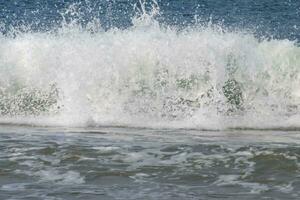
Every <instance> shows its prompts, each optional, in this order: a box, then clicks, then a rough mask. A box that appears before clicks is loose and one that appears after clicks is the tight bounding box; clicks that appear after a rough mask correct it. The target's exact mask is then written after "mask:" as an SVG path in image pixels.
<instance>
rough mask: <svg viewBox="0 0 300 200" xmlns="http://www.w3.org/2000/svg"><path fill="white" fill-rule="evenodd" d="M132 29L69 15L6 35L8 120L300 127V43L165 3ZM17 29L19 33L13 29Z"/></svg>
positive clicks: (3, 101)
mask: <svg viewBox="0 0 300 200" xmlns="http://www.w3.org/2000/svg"><path fill="white" fill-rule="evenodd" d="M139 13H140V14H139V15H138V16H137V17H134V18H133V20H132V23H133V25H132V26H131V27H129V28H126V29H117V28H111V29H109V30H104V29H102V28H101V22H99V20H97V19H94V20H91V21H90V22H88V23H86V24H85V25H84V26H83V25H81V24H80V23H78V21H76V20H73V21H68V22H67V20H65V19H64V20H63V21H62V22H61V24H60V25H59V26H58V27H56V28H53V30H50V31H44V32H42V31H33V30H30V29H29V30H26V31H16V30H15V31H11V34H2V35H0V115H1V117H0V122H1V123H12V124H20V123H21V124H30V125H45V126H48V125H49V126H52V125H53V126H58V125H61V126H101V125H109V126H123V125H124V126H146V127H149V126H150V127H176V128H200V129H227V128H253V129H258V128H291V127H300V123H299V119H300V118H299V117H300V87H299V86H300V76H299V75H300V48H299V47H298V45H297V43H296V42H294V41H289V40H276V39H268V40H264V39H258V38H256V37H255V36H254V35H253V34H251V33H245V32H244V31H228V30H226V29H224V28H222V27H220V26H215V25H212V24H208V25H195V26H193V27H188V28H183V29H182V28H180V29H179V28H177V27H171V26H167V25H164V24H161V23H159V22H158V21H156V20H155V15H157V14H158V8H156V7H153V9H152V11H151V12H150V13H148V14H147V12H146V10H145V8H143V6H142V7H141V9H140V11H139ZM12 32H13V33H12Z"/></svg>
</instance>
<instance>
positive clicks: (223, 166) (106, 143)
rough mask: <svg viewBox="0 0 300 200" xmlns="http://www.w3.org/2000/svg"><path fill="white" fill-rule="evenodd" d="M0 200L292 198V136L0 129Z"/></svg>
mask: <svg viewBox="0 0 300 200" xmlns="http://www.w3.org/2000/svg"><path fill="white" fill-rule="evenodd" d="M0 140H1V143H0V149H1V153H0V160H1V162H0V198H1V199H3V200H4V199H41V200H42V199H43V200H48V199H49V200H52V199H70V200H71V199H83V198H85V199H178V200H179V199H299V197H300V192H299V188H300V171H299V170H300V165H299V164H300V163H299V159H300V132H299V131H290V132H286V131H238V130H233V131H223V132H214V131H198V130H185V129H181V130H175V129H163V130H158V129H140V128H125V127H124V128H113V127H104V128H97V129H96V128H93V129H67V128H65V129H63V128H59V129H58V128H55V129H54V128H32V127H21V126H20V127H16V126H2V127H1V134H0Z"/></svg>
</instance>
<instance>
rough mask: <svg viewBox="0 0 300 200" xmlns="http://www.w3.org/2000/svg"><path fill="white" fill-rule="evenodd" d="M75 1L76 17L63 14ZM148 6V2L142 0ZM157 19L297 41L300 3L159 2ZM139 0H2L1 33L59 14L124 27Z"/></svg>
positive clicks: (48, 23) (55, 19)
mask: <svg viewBox="0 0 300 200" xmlns="http://www.w3.org/2000/svg"><path fill="white" fill-rule="evenodd" d="M74 4H75V5H76V6H77V10H78V11H79V13H80V17H79V16H74V15H68V14H65V12H66V10H67V9H68V8H69V7H70V5H74ZM145 4H146V8H147V9H148V10H150V8H151V5H153V4H155V3H154V2H152V1H146V3H145ZM157 4H158V6H159V8H160V14H159V16H157V17H156V18H157V20H158V21H160V22H161V23H164V24H167V25H175V26H177V27H186V26H191V25H195V24H199V23H200V24H201V23H204V24H205V23H207V22H211V23H213V24H218V25H221V26H223V27H227V28H229V29H238V30H246V31H250V32H254V33H255V34H256V35H257V36H258V37H267V38H270V37H271V38H279V39H290V40H299V39H300V33H299V27H300V13H299V12H300V10H299V9H300V2H299V1H297V0H284V1H282V0H274V1H269V0H260V1H258V0H243V1H240V0H226V1H223V0H198V1H196V0H191V1H184V0H174V1H161V0H160V1H157ZM139 7H140V3H139V1H137V0H133V1H130V0H127V1H126V0H107V1H104V0H100V1H95V0H90V1H75V0H73V1H72V0H64V1H59V0H37V1H29V0H12V1H5V0H2V1H1V2H0V21H1V22H2V24H4V27H3V28H2V32H8V31H9V30H10V29H11V28H12V27H19V26H21V25H25V26H29V25H30V29H31V30H43V31H45V30H51V29H52V27H54V26H57V25H58V24H60V22H61V21H62V14H64V16H65V17H67V18H68V17H69V20H72V19H74V18H76V17H78V18H80V20H79V21H80V23H82V24H85V23H87V22H88V21H89V20H91V19H94V18H97V19H100V20H101V24H102V26H103V27H104V28H106V29H109V28H116V27H117V28H126V27H129V26H130V25H131V19H132V17H133V16H135V15H136V14H137V8H139Z"/></svg>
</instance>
